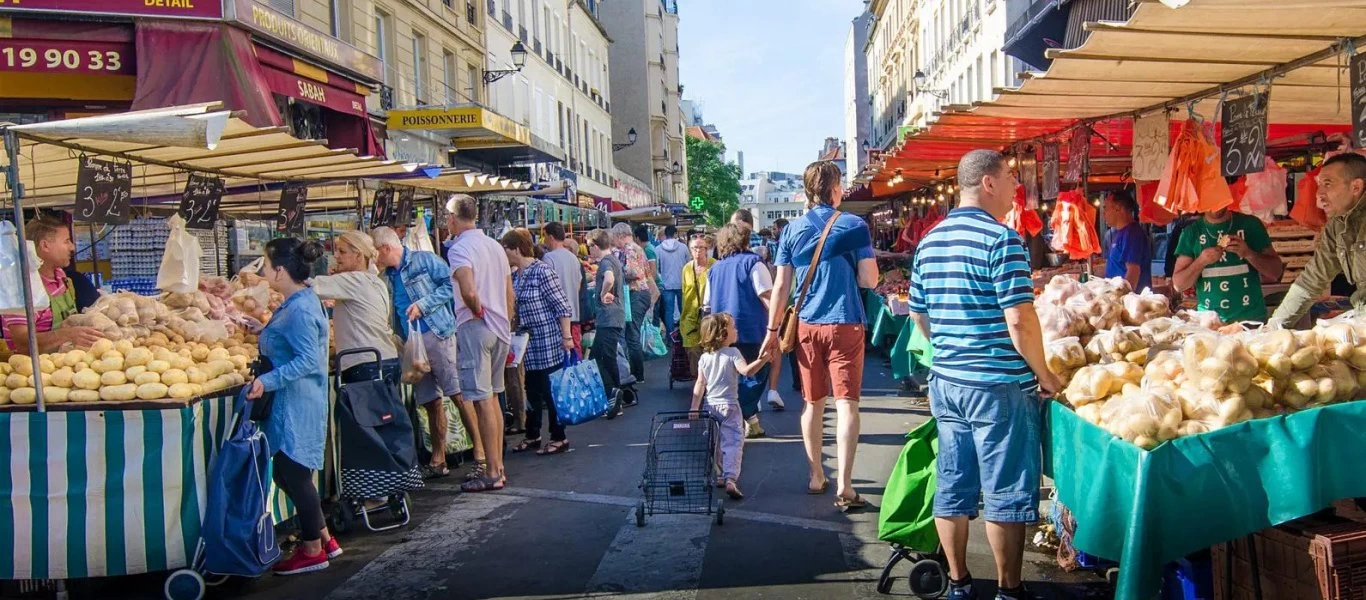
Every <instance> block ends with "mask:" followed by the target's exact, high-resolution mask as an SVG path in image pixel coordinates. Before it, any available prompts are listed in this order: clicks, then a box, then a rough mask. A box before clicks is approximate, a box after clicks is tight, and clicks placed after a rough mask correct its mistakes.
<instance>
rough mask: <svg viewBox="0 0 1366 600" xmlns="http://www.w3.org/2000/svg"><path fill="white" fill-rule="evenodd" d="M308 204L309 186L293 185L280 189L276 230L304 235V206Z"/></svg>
mask: <svg viewBox="0 0 1366 600" xmlns="http://www.w3.org/2000/svg"><path fill="white" fill-rule="evenodd" d="M307 204H308V188H307V187H304V186H292V185H291V186H285V188H284V189H282V190H280V212H279V214H277V215H276V216H275V231H276V232H278V233H283V234H286V235H303V233H304V207H305V206H306V205H307Z"/></svg>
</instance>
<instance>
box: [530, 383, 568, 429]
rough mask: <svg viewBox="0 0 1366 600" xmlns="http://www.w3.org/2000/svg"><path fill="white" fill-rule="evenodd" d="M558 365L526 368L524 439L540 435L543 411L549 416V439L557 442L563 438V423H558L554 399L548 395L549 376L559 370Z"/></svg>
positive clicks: (558, 418)
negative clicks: (536, 368) (534, 368)
mask: <svg viewBox="0 0 1366 600" xmlns="http://www.w3.org/2000/svg"><path fill="white" fill-rule="evenodd" d="M559 370H560V367H551V368H549V369H538V370H532V369H528V370H527V372H526V402H527V413H526V439H528V440H535V439H540V437H541V415H542V414H543V413H544V414H546V415H547V416H549V417H550V423H549V425H550V440H551V441H553V442H559V441H563V440H564V425H563V424H561V423H560V417H559V415H557V414H556V413H555V400H554V398H552V397H551V395H550V376H551V375H552V374H553V373H555V372H556V371H559Z"/></svg>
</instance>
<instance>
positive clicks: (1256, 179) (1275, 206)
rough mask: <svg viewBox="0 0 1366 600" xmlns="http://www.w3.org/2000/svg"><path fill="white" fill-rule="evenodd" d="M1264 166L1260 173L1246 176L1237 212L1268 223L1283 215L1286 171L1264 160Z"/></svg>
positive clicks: (1273, 162) (1271, 161) (1272, 162)
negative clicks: (1245, 189) (1245, 184)
mask: <svg viewBox="0 0 1366 600" xmlns="http://www.w3.org/2000/svg"><path fill="white" fill-rule="evenodd" d="M1265 164H1266V166H1265V168H1263V169H1262V172H1260V173H1251V174H1249V175H1248V176H1247V178H1246V179H1247V191H1246V192H1244V193H1243V198H1242V200H1241V201H1240V202H1239V204H1238V210H1239V211H1241V212H1244V213H1247V214H1249V215H1252V216H1254V217H1257V218H1258V219H1261V220H1263V221H1270V220H1271V219H1272V217H1274V216H1275V215H1278V214H1281V215H1283V214H1285V206H1286V204H1287V203H1288V201H1287V199H1286V196H1285V177H1286V170H1285V169H1282V168H1281V166H1280V165H1278V164H1276V161H1274V160H1271V159H1270V158H1267V159H1266V163H1265Z"/></svg>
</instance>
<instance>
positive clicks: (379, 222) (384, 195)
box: [370, 187, 394, 227]
mask: <svg viewBox="0 0 1366 600" xmlns="http://www.w3.org/2000/svg"><path fill="white" fill-rule="evenodd" d="M393 221H394V188H391V187H386V188H380V189H378V190H375V204H374V205H373V206H371V207H370V226H371V227H383V226H386V225H392V224H393Z"/></svg>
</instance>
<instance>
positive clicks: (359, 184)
mask: <svg viewBox="0 0 1366 600" xmlns="http://www.w3.org/2000/svg"><path fill="white" fill-rule="evenodd" d="M371 225H374V223H371ZM356 231H362V232H363V231H365V180H364V179H357V180H356Z"/></svg>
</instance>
